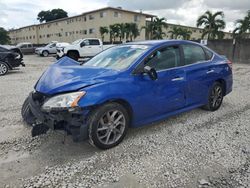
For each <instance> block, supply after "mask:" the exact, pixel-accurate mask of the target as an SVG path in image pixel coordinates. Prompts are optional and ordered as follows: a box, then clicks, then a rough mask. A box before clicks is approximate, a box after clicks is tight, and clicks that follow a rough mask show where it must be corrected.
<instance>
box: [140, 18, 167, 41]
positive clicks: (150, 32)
mask: <svg viewBox="0 0 250 188" xmlns="http://www.w3.org/2000/svg"><path fill="white" fill-rule="evenodd" d="M167 27H168V25H167V23H166V19H165V18H158V17H156V18H154V19H153V21H151V22H147V24H146V26H144V27H142V29H145V31H146V36H147V38H148V39H150V40H151V39H163V37H164V36H166V33H165V32H163V29H164V28H165V29H166V28H167Z"/></svg>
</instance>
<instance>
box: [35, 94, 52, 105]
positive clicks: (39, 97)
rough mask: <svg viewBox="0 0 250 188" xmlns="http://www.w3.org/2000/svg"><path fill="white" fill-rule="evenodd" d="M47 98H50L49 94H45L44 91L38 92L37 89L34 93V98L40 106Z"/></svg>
mask: <svg viewBox="0 0 250 188" xmlns="http://www.w3.org/2000/svg"><path fill="white" fill-rule="evenodd" d="M47 98H48V96H46V95H44V94H43V93H40V92H37V91H36V92H33V93H32V99H33V100H34V101H35V103H36V104H38V105H39V106H42V105H43V104H44V102H45V101H46V99H47Z"/></svg>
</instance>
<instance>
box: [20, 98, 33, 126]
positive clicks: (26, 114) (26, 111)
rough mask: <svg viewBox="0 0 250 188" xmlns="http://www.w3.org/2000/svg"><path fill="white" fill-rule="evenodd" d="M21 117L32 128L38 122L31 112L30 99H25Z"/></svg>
mask: <svg viewBox="0 0 250 188" xmlns="http://www.w3.org/2000/svg"><path fill="white" fill-rule="evenodd" d="M21 115H22V118H23V120H24V121H25V122H26V123H27V124H28V125H30V126H31V125H33V124H34V123H35V122H36V118H35V116H34V115H33V114H32V112H31V110H30V105H29V99H28V97H27V98H26V99H25V101H24V103H23V106H22V110H21Z"/></svg>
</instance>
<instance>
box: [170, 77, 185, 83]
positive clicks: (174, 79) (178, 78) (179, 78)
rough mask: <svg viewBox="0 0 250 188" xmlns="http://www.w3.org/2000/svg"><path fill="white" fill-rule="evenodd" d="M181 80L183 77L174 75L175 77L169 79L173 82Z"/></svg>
mask: <svg viewBox="0 0 250 188" xmlns="http://www.w3.org/2000/svg"><path fill="white" fill-rule="evenodd" d="M181 80H184V77H176V78H173V79H172V80H171V81H173V82H175V81H181Z"/></svg>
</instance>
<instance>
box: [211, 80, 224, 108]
mask: <svg viewBox="0 0 250 188" xmlns="http://www.w3.org/2000/svg"><path fill="white" fill-rule="evenodd" d="M222 100H223V93H222V87H220V86H219V85H216V86H215V87H214V88H213V90H212V93H211V96H210V104H211V106H212V107H213V108H218V107H219V106H220V105H221V102H222Z"/></svg>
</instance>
